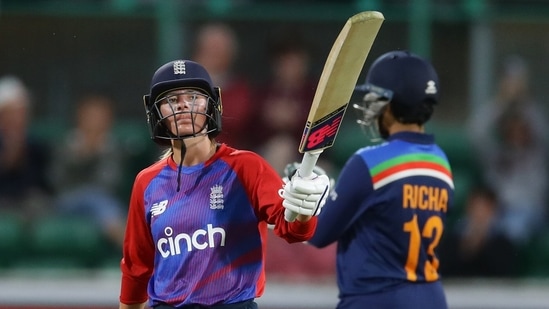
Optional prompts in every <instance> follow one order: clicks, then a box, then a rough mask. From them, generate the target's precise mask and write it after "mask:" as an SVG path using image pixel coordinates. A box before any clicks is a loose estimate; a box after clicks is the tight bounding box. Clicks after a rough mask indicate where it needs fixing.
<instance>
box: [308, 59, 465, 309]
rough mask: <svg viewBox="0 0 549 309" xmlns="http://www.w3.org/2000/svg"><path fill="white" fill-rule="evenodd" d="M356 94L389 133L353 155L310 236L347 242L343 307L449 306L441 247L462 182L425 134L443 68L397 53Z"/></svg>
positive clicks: (371, 119) (366, 119)
mask: <svg viewBox="0 0 549 309" xmlns="http://www.w3.org/2000/svg"><path fill="white" fill-rule="evenodd" d="M355 92H356V93H357V94H360V95H361V96H362V102H361V103H358V104H354V106H353V107H354V108H356V109H358V110H359V111H360V112H361V114H362V118H361V119H359V120H358V123H359V124H360V125H361V126H363V127H364V128H365V129H367V130H370V131H369V132H371V133H373V134H374V136H375V137H378V138H379V137H380V138H382V139H383V140H384V141H383V142H382V143H381V144H379V145H376V146H370V147H364V148H362V149H359V150H358V151H357V152H355V153H354V154H353V155H352V156H351V157H350V158H349V159H348V161H347V162H346V164H345V166H344V168H343V169H342V171H341V173H340V175H339V179H338V181H337V183H336V186H335V190H334V191H333V192H332V193H331V195H330V198H329V199H328V201H327V203H326V205H325V207H324V208H323V210H322V213H321V214H320V215H319V218H318V225H317V229H316V232H315V234H314V236H313V238H312V239H311V240H310V241H309V243H310V244H312V245H314V246H316V247H319V248H322V247H325V246H327V245H329V244H331V243H333V242H336V241H337V243H338V244H337V280H338V287H339V298H340V301H339V304H338V305H337V308H338V309H365V308H375V309H395V308H398V309H407V308H410V309H411V308H414V309H418V308H422V309H444V308H447V303H446V298H445V294H444V290H443V286H442V284H441V282H440V274H439V272H438V267H439V259H438V257H437V245H438V244H439V242H440V240H441V237H442V233H443V232H444V222H445V218H446V214H447V212H448V211H449V209H450V207H451V206H452V203H453V196H454V183H453V180H452V172H451V169H450V165H449V163H448V159H447V157H446V155H445V154H444V152H443V151H442V150H441V149H440V148H439V147H438V146H437V145H436V144H435V141H434V136H433V135H430V134H426V133H425V132H424V125H425V123H426V122H427V121H428V120H429V118H430V117H431V115H432V114H433V108H434V106H435V105H436V104H437V103H438V101H439V81H438V77H437V73H436V71H435V70H434V68H433V67H432V65H431V64H430V63H429V62H428V61H426V60H425V59H422V58H421V57H419V56H417V55H414V54H411V53H409V52H406V51H392V52H388V53H386V54H384V55H382V56H381V57H379V58H378V59H376V60H375V61H374V63H373V64H372V66H371V68H370V70H369V72H368V74H367V77H366V83H365V84H363V85H359V86H357V87H356V88H355Z"/></svg>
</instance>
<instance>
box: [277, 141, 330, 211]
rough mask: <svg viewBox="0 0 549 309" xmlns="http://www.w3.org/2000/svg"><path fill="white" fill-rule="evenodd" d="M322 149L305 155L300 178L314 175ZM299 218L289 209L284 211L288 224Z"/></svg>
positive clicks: (300, 168)
mask: <svg viewBox="0 0 549 309" xmlns="http://www.w3.org/2000/svg"><path fill="white" fill-rule="evenodd" d="M322 151H323V150H322V149H321V150H316V151H310V152H306V153H305V154H304V155H303V159H302V161H301V165H300V167H299V170H298V171H297V172H298V173H299V174H298V175H299V176H300V177H301V178H307V177H309V176H311V175H312V174H313V169H314V167H315V165H316V162H317V161H318V157H320V154H321V153H322ZM296 217H297V213H295V212H293V211H291V210H289V209H286V210H285V211H284V218H285V219H286V221H288V222H294V220H295V218H296Z"/></svg>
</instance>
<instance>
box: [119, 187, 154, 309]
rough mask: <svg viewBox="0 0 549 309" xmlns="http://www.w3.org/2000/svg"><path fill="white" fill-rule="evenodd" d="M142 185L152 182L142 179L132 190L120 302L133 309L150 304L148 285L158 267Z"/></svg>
mask: <svg viewBox="0 0 549 309" xmlns="http://www.w3.org/2000/svg"><path fill="white" fill-rule="evenodd" d="M138 178H139V176H138ZM142 183H148V182H146V181H143V180H142V179H141V180H139V179H138V180H136V182H135V183H134V187H133V189H132V194H131V197H130V206H129V211H128V220H127V224H126V233H125V237H124V245H123V249H122V252H123V258H122V261H121V263H120V270H121V272H122V279H121V287H120V298H119V301H120V304H126V305H127V304H132V306H133V304H141V303H144V302H145V301H147V299H148V295H147V284H148V281H149V279H150V277H151V275H152V272H153V265H154V252H155V246H154V242H153V239H152V236H151V233H150V230H149V226H148V223H147V219H146V218H145V211H144V201H143V188H142V186H141V184H142ZM121 306H122V305H121ZM121 308H122V307H121ZM131 308H134V307H131ZM135 308H142V307H135Z"/></svg>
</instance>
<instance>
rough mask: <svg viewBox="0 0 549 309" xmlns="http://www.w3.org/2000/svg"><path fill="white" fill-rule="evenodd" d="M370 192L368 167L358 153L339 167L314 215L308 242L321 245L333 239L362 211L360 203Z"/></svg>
mask: <svg viewBox="0 0 549 309" xmlns="http://www.w3.org/2000/svg"><path fill="white" fill-rule="evenodd" d="M371 192H372V179H371V177H370V173H369V170H368V167H367V166H366V164H365V163H364V161H363V160H362V159H361V158H360V156H358V155H353V156H352V157H351V158H350V159H349V161H348V162H347V163H346V164H345V166H344V167H343V169H342V170H341V173H340V175H339V178H338V181H337V183H336V187H335V190H334V191H333V192H332V193H331V194H330V197H329V198H328V200H327V201H326V205H325V207H324V208H323V210H322V213H321V214H320V215H319V216H318V223H317V228H316V231H315V233H314V235H313V237H312V238H311V239H310V240H309V241H308V242H309V243H310V244H312V245H314V246H315V247H318V248H322V247H325V246H328V245H329V244H331V243H333V242H335V241H337V239H339V237H340V236H341V235H342V234H343V233H344V232H345V231H346V230H347V229H348V227H349V226H351V224H352V223H353V222H354V221H355V220H356V218H358V217H359V216H360V215H362V213H363V212H364V211H365V209H364V207H362V203H363V202H364V200H365V199H366V198H367V196H368V195H369V194H370V193H371Z"/></svg>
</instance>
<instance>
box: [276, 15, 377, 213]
mask: <svg viewBox="0 0 549 309" xmlns="http://www.w3.org/2000/svg"><path fill="white" fill-rule="evenodd" d="M384 20H385V17H384V16H383V14H382V13H380V12H377V11H365V12H361V13H358V14H356V15H354V16H352V17H350V18H349V19H348V20H347V22H346V23H345V25H344V26H343V29H342V30H341V31H340V33H339V35H338V37H337V38H336V40H335V42H334V44H333V45H332V49H331V50H330V53H329V54H328V58H327V60H326V62H325V64H324V69H323V70H322V74H321V75H320V80H319V82H318V85H317V88H316V93H315V96H314V98H313V103H312V105H311V109H310V110H309V116H308V117H307V123H306V124H305V129H304V130H303V135H302V137H301V142H300V144H299V152H301V153H303V154H304V155H303V159H302V161H301V166H300V168H299V170H298V174H299V176H300V177H304V178H307V177H309V176H310V175H311V174H312V172H313V168H314V166H315V165H316V162H317V160H318V158H319V156H320V154H321V153H322V151H323V150H324V149H326V148H329V147H331V146H333V144H334V142H335V139H336V136H337V133H338V131H339V128H340V127H341V123H342V121H343V116H344V115H345V111H346V110H347V106H348V104H349V100H350V99H351V95H352V94H353V90H354V88H355V86H356V83H357V80H358V76H359V75H360V72H361V71H362V68H363V66H364V63H365V62H366V58H367V57H368V54H369V53H370V49H371V48H372V45H373V44H374V41H375V38H376V36H377V33H378V32H379V29H380V28H381V24H382V23H383V21H384ZM296 216H297V214H296V213H294V212H292V211H290V210H288V209H286V211H285V218H286V221H288V222H292V221H294V220H295V218H296Z"/></svg>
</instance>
